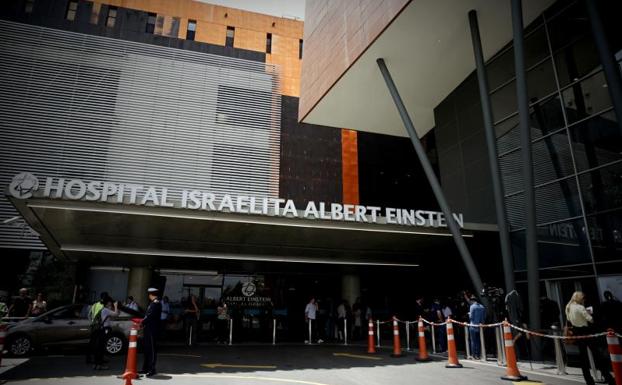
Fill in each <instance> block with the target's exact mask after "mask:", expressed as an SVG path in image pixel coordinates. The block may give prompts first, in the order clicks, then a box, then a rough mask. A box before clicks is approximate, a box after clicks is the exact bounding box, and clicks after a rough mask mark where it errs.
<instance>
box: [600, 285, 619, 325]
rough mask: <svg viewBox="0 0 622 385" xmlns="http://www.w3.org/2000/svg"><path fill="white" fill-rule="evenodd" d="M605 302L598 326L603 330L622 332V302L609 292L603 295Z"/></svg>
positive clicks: (601, 307) (601, 306) (601, 308)
mask: <svg viewBox="0 0 622 385" xmlns="http://www.w3.org/2000/svg"><path fill="white" fill-rule="evenodd" d="M603 297H605V302H603V303H602V304H601V305H600V309H599V310H600V312H599V313H600V315H599V316H598V314H597V316H598V317H597V319H598V321H599V322H598V324H599V325H601V328H602V329H603V330H607V329H613V330H615V331H616V332H618V333H620V332H622V302H620V301H618V300H617V299H616V298H615V297H614V296H613V293H611V292H610V291H609V290H606V291H605V292H604V293H603Z"/></svg>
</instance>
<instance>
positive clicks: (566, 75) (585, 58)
mask: <svg viewBox="0 0 622 385" xmlns="http://www.w3.org/2000/svg"><path fill="white" fill-rule="evenodd" d="M555 64H556V65H557V75H558V76H559V84H560V86H561V87H564V86H566V85H568V84H570V83H572V82H575V81H577V80H579V79H580V78H582V77H584V76H586V75H587V74H589V73H590V72H592V71H595V70H596V69H597V68H599V67H600V59H599V58H598V52H597V51H596V46H595V45H594V41H593V40H592V38H591V36H583V37H581V38H580V39H579V40H577V41H576V42H574V43H573V44H571V45H568V46H566V47H564V48H562V49H561V50H559V51H558V52H557V53H555Z"/></svg>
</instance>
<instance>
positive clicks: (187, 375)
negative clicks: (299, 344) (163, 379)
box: [172, 374, 327, 385]
mask: <svg viewBox="0 0 622 385" xmlns="http://www.w3.org/2000/svg"><path fill="white" fill-rule="evenodd" d="M172 377H199V378H225V379H226V378H230V379H233V380H259V381H272V382H288V383H290V384H305V385H327V384H324V383H321V382H312V381H302V380H290V379H288V378H276V377H258V376H236V375H233V376H232V375H224V374H174V375H172Z"/></svg>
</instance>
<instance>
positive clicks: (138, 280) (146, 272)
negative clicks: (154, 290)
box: [124, 267, 151, 309]
mask: <svg viewBox="0 0 622 385" xmlns="http://www.w3.org/2000/svg"><path fill="white" fill-rule="evenodd" d="M150 283H151V269H150V268H148V267H132V268H130V274H129V277H128V280H127V295H131V296H133V297H134V301H136V303H138V305H140V307H142V308H143V309H146V308H147V305H148V304H149V300H148V299H147V289H148V288H149V284H150ZM124 299H125V298H124Z"/></svg>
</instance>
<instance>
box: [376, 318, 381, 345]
mask: <svg viewBox="0 0 622 385" xmlns="http://www.w3.org/2000/svg"><path fill="white" fill-rule="evenodd" d="M376 341H377V343H376V347H377V348H379V347H380V321H379V320H376Z"/></svg>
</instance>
